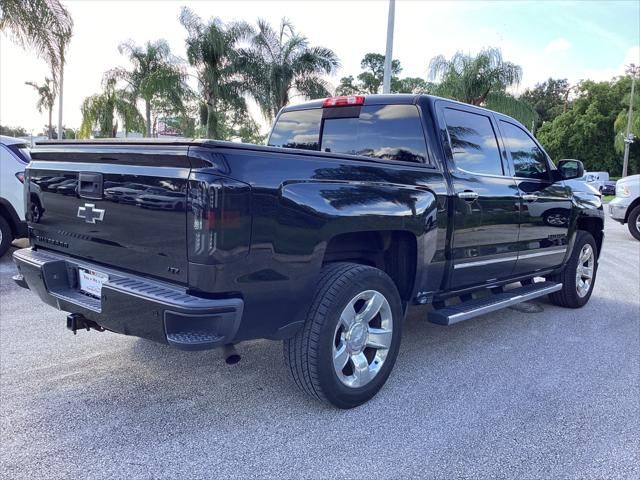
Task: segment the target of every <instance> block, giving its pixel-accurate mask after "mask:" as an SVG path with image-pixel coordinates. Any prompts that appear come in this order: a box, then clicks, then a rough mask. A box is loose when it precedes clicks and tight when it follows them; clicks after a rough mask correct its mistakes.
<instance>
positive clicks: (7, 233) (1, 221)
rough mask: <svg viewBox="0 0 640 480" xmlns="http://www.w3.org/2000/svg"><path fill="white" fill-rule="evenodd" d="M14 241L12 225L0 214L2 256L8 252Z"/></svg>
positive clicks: (0, 250) (0, 252) (0, 255)
mask: <svg viewBox="0 0 640 480" xmlns="http://www.w3.org/2000/svg"><path fill="white" fill-rule="evenodd" d="M12 241H13V232H12V231H11V226H10V225H9V222H7V221H6V220H5V218H4V217H3V216H0V257H2V256H3V255H4V254H5V253H7V250H9V247H10V246H11V242H12Z"/></svg>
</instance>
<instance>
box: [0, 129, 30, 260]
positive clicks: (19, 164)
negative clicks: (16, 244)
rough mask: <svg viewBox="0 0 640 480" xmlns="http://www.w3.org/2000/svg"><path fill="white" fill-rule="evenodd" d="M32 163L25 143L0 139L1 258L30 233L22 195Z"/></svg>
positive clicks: (7, 138) (9, 138)
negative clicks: (25, 218)
mask: <svg viewBox="0 0 640 480" xmlns="http://www.w3.org/2000/svg"><path fill="white" fill-rule="evenodd" d="M30 160H31V156H30V154H29V146H28V145H27V144H26V143H25V141H24V140H22V139H20V138H13V137H6V136H4V135H0V256H2V255H4V254H5V252H6V251H7V250H8V249H9V246H10V245H11V242H12V241H13V240H14V239H15V238H20V237H24V236H26V233H27V224H26V223H25V221H24V196H23V193H22V192H23V183H24V169H25V168H26V166H27V164H28V163H29V161H30Z"/></svg>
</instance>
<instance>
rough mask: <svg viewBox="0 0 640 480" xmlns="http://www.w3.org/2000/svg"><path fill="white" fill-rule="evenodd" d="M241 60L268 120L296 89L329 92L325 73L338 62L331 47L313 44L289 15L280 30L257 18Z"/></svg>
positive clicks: (311, 95) (324, 94) (308, 92)
mask: <svg viewBox="0 0 640 480" xmlns="http://www.w3.org/2000/svg"><path fill="white" fill-rule="evenodd" d="M240 60H241V68H242V70H243V71H244V75H245V78H246V80H247V83H248V86H249V90H250V92H251V95H252V96H253V98H255V100H256V102H257V103H258V106H259V107H260V110H261V111H262V113H263V115H264V116H265V118H267V119H268V120H273V118H274V117H275V116H276V115H277V113H278V111H280V109H281V108H282V107H284V106H285V105H287V104H288V103H289V99H290V97H291V95H292V92H294V91H295V92H297V93H298V94H299V95H302V96H303V97H306V98H318V97H327V96H329V95H330V92H329V86H328V84H327V82H326V81H325V80H324V79H323V78H322V77H323V75H330V74H332V73H334V72H335V70H336V68H338V66H339V61H338V57H337V56H336V54H335V53H334V52H333V51H332V50H330V49H328V48H325V47H318V46H312V45H310V44H309V40H308V39H307V38H306V37H305V36H303V35H300V34H299V33H296V31H295V30H294V28H293V25H292V24H291V22H289V20H287V19H286V18H283V19H282V21H281V23H280V26H279V27H278V29H277V30H275V29H274V28H273V27H271V25H269V23H267V22H266V21H265V20H258V30H257V31H256V33H255V35H253V37H252V38H251V40H250V46H249V48H247V49H243V50H242V51H241V58H240Z"/></svg>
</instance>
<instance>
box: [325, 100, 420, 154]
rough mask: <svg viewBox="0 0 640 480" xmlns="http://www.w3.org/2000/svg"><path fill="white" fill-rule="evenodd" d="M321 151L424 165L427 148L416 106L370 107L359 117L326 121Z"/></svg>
mask: <svg viewBox="0 0 640 480" xmlns="http://www.w3.org/2000/svg"><path fill="white" fill-rule="evenodd" d="M322 151H323V152H335V153H347V154H351V155H363V156H366V157H373V158H381V159H385V160H399V161H404V162H420V163H426V162H427V159H428V156H427V146H426V143H425V139H424V132H423V130H422V123H421V122H420V115H419V113H418V109H417V107H416V106H415V105H370V106H363V107H362V108H361V109H360V115H359V117H348V118H325V120H324V127H323V130H322Z"/></svg>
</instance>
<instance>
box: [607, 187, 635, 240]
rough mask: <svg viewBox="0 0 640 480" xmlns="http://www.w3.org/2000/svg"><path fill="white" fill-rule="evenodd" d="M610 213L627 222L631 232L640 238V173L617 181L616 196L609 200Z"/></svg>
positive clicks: (615, 217)
mask: <svg viewBox="0 0 640 480" xmlns="http://www.w3.org/2000/svg"><path fill="white" fill-rule="evenodd" d="M609 215H611V218H613V219H614V220H617V221H618V222H620V223H622V224H623V225H624V224H625V223H626V224H627V225H628V227H629V232H631V235H633V237H634V238H635V239H636V240H640V175H631V176H630V177H624V178H621V179H620V180H618V181H617V182H616V198H614V199H613V200H611V202H609Z"/></svg>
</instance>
